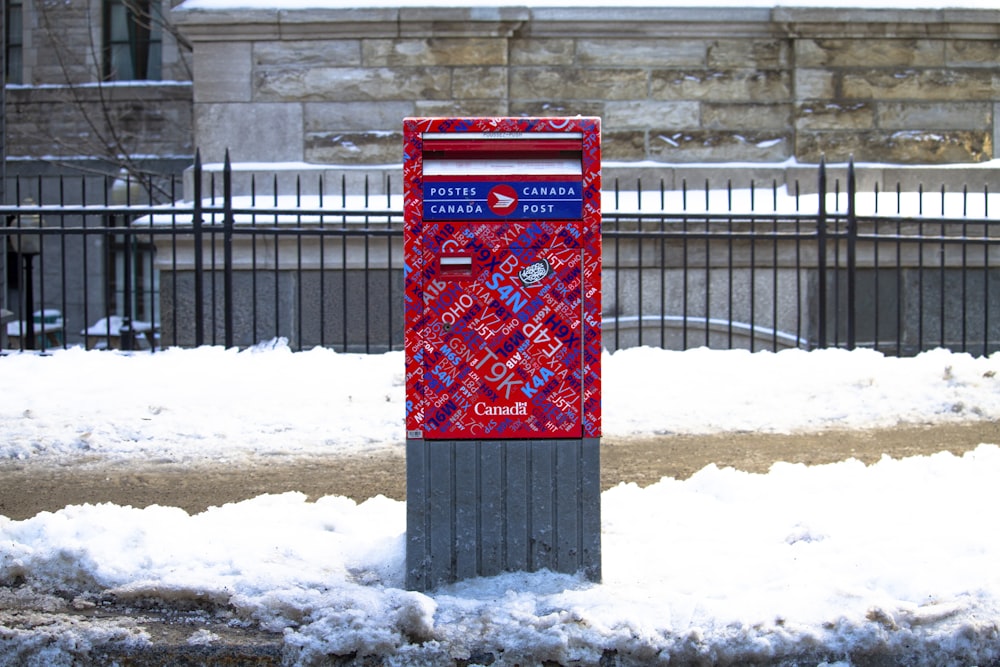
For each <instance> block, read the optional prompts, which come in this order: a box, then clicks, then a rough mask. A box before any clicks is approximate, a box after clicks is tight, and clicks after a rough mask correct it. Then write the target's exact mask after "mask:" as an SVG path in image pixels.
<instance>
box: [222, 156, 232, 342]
mask: <svg viewBox="0 0 1000 667" xmlns="http://www.w3.org/2000/svg"><path fill="white" fill-rule="evenodd" d="M222 199H223V202H222V205H223V207H224V208H223V217H222V243H223V246H222V252H223V269H222V270H223V274H222V275H223V283H222V299H223V303H222V308H223V317H224V321H225V328H226V331H225V341H226V348H227V349H228V348H231V347H232V346H233V166H232V164H231V163H230V162H229V149H228V148H227V149H226V163H225V166H224V168H223V172H222Z"/></svg>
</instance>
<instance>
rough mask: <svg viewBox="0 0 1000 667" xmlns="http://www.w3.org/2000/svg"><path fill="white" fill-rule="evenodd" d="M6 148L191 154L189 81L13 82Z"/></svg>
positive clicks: (72, 154) (13, 152)
mask: <svg viewBox="0 0 1000 667" xmlns="http://www.w3.org/2000/svg"><path fill="white" fill-rule="evenodd" d="M7 154H8V156H10V157H36V158H38V157H40V158H44V159H46V160H53V159H58V158H60V157H61V158H74V159H76V158H80V157H103V158H104V159H113V158H114V157H115V156H120V155H128V156H131V157H132V159H133V160H137V161H138V160H143V159H149V158H150V157H157V158H175V157H187V156H191V155H193V154H194V144H193V129H192V109H191V84H190V83H185V82H178V83H169V84H168V83H159V84H157V85H148V84H145V83H142V82H138V83H120V84H115V85H108V86H97V85H90V86H52V85H49V86H14V87H8V89H7Z"/></svg>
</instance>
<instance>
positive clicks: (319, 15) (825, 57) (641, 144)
mask: <svg viewBox="0 0 1000 667" xmlns="http://www.w3.org/2000/svg"><path fill="white" fill-rule="evenodd" d="M173 18H174V21H175V22H176V23H177V24H178V26H179V27H180V28H181V30H182V32H183V33H184V35H185V36H186V37H187V38H188V39H189V40H191V42H192V43H193V44H194V59H195V81H194V102H195V111H194V115H195V143H196V145H197V146H199V147H200V148H201V150H202V154H203V157H204V158H205V160H206V161H221V160H222V157H223V154H224V151H225V150H226V149H227V148H228V149H230V151H231V154H232V157H233V159H234V160H235V161H269V162H276V161H277V162H280V161H306V162H311V163H337V164H345V163H349V164H356V163H364V164H394V163H398V161H399V159H400V145H401V129H400V121H401V119H402V118H403V117H404V116H407V115H505V114H510V115H544V114H549V115H572V114H585V115H597V116H601V117H602V118H603V132H604V159H605V161H622V162H637V161H645V160H653V161H659V162H668V163H704V162H708V163H713V162H729V161H747V162H754V163H772V164H773V163H780V162H783V161H785V160H788V159H789V158H795V159H796V160H797V161H799V162H816V161H818V160H819V159H820V156H821V155H825V156H826V158H827V159H828V160H830V161H840V160H845V159H846V158H847V157H848V156H849V155H852V154H853V156H854V157H855V159H856V160H858V161H860V162H891V163H902V164H952V163H977V162H982V161H987V160H991V159H992V158H993V157H994V151H995V145H996V143H997V140H998V135H1000V123H998V121H997V117H998V115H1000V64H998V63H1000V10H905V9H891V10H877V9H872V10H863V9H850V10H828V9H810V8H788V7H782V8H774V9H762V8H748V9H733V8H725V9H722V8H656V7H646V8H617V7H614V6H611V5H609V6H608V7H604V8H595V7H588V8H538V9H535V8H526V7H508V6H502V7H499V6H482V7H478V6H477V7H465V8H377V9H288V10H274V9H270V10H233V9H227V10H207V9H193V8H187V7H186V6H185V5H184V4H183V3H182V4H181V5H180V6H179V7H178V8H177V9H176V10H175V11H174V12H173Z"/></svg>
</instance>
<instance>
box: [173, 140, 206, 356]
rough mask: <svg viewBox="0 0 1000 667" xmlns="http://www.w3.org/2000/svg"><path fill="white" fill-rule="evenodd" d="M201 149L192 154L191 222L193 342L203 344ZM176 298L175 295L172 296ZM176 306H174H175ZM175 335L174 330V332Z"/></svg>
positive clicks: (203, 279)
mask: <svg viewBox="0 0 1000 667" xmlns="http://www.w3.org/2000/svg"><path fill="white" fill-rule="evenodd" d="M201 178H202V169H201V151H200V150H198V151H195V154H194V194H193V195H192V197H193V198H194V210H193V211H192V213H191V224H192V226H193V228H194V344H195V347H201V346H202V345H204V344H205V264H204V257H203V247H202V242H203V234H202V231H203V230H202V224H203V222H204V220H203V219H202V201H201ZM174 298H175V300H176V297H174ZM175 307H176V306H175ZM175 335H176V332H175Z"/></svg>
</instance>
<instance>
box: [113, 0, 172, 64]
mask: <svg viewBox="0 0 1000 667" xmlns="http://www.w3.org/2000/svg"><path fill="white" fill-rule="evenodd" d="M103 28H104V80H105V81H134V80H157V79H159V78H160V76H161V67H160V63H161V61H162V37H163V29H162V16H161V15H160V0H104V21H103Z"/></svg>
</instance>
